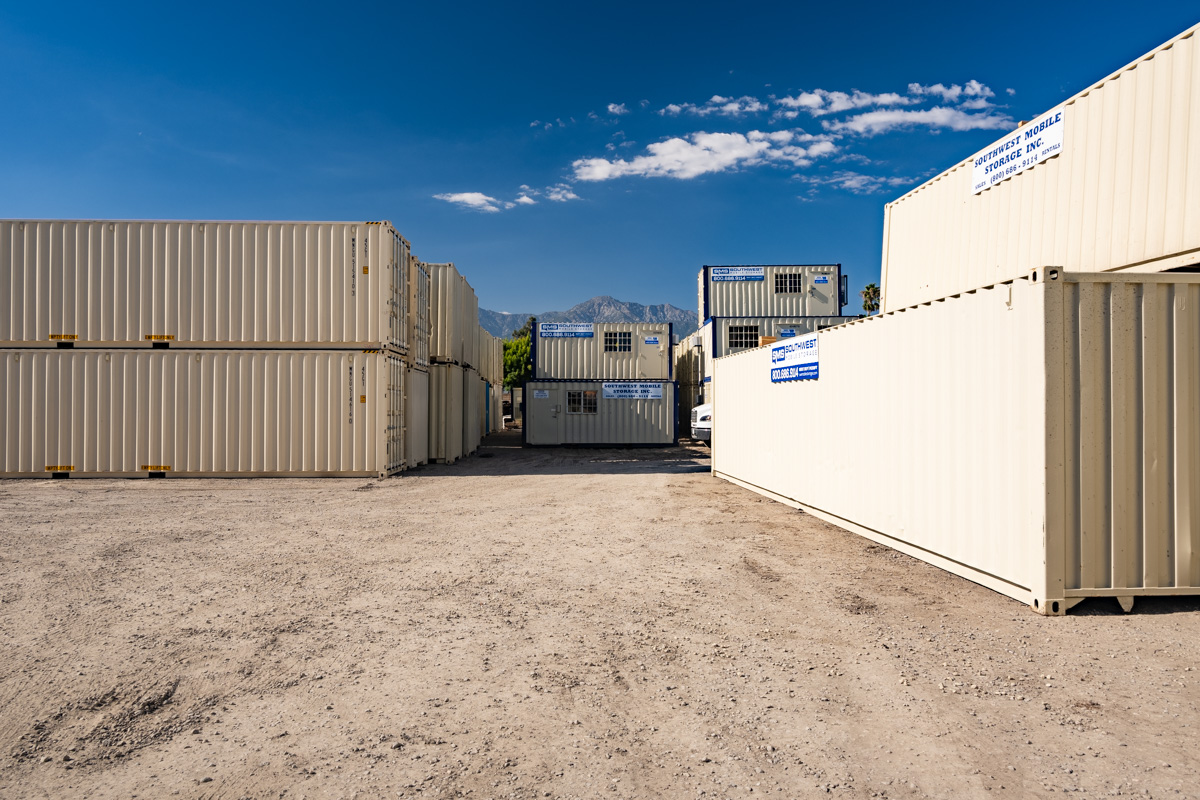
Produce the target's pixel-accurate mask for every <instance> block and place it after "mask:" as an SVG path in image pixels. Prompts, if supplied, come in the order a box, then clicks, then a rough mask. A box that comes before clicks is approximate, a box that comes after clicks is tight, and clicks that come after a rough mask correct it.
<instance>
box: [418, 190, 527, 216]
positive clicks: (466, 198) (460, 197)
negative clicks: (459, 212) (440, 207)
mask: <svg viewBox="0 0 1200 800" xmlns="http://www.w3.org/2000/svg"><path fill="white" fill-rule="evenodd" d="M434 198H435V199H437V200H445V201H446V202H447V203H453V204H454V205H457V206H461V207H463V208H469V209H471V210H472V211H483V212H486V213H488V214H494V213H496V212H497V211H499V210H500V209H501V208H503V207H505V205H506V204H505V203H503V202H501V201H500V200H497V199H496V198H494V197H488V196H487V195H486V194H484V193H483V192H454V193H449V194H435V195H434ZM507 205H508V207H511V205H512V204H511V203H509V204H507Z"/></svg>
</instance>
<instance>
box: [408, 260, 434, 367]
mask: <svg viewBox="0 0 1200 800" xmlns="http://www.w3.org/2000/svg"><path fill="white" fill-rule="evenodd" d="M408 263H409V269H408V315H407V316H408V341H409V351H408V352H409V354H410V355H411V356H412V363H414V364H416V365H417V366H418V367H427V366H429V337H430V335H431V332H432V328H433V323H432V317H431V312H430V308H429V303H430V294H431V290H430V286H429V272H428V270H426V269H425V268H424V267H423V266H421V264H420V262H418V261H417V259H415V258H409V260H408Z"/></svg>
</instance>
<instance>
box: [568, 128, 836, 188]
mask: <svg viewBox="0 0 1200 800" xmlns="http://www.w3.org/2000/svg"><path fill="white" fill-rule="evenodd" d="M836 150H837V145H835V144H834V143H833V142H832V141H830V137H828V136H813V135H811V134H807V133H804V132H803V131H772V132H769V133H764V132H762V131H750V132H749V133H746V134H741V133H706V132H704V131H701V132H698V133H693V134H689V135H688V136H687V138H679V137H675V138H671V139H667V140H666V141H662V142H655V143H654V144H651V145H648V146H647V147H646V155H640V156H637V157H636V158H633V159H631V160H628V161H626V160H625V159H614V160H611V161H610V160H608V159H604V158H581V159H579V160H577V161H575V162H573V163H572V164H571V166H572V168H573V169H574V170H575V178H576V179H577V180H581V181H606V180H612V179H613V178H620V177H623V176H627V175H633V176H638V177H667V178H684V179H686V178H695V177H697V176H699V175H705V174H708V173H713V172H727V171H729V170H734V169H739V168H742V167H752V166H759V165H762V164H771V163H775V164H790V165H792V166H797V167H804V166H808V165H809V164H811V163H812V159H814V158H819V157H821V156H825V155H829V154H830V153H833V152H834V151H836Z"/></svg>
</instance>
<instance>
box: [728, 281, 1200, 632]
mask: <svg viewBox="0 0 1200 800" xmlns="http://www.w3.org/2000/svg"><path fill="white" fill-rule="evenodd" d="M818 350H819V355H820V358H819V376H818V378H817V379H816V380H799V381H791V382H786V383H772V382H771V368H772V362H771V359H772V348H769V347H764V348H761V349H757V350H751V351H747V352H744V353H739V354H737V355H733V356H728V357H726V358H722V359H718V360H717V361H716V362H715V364H714V366H715V368H716V378H715V380H714V391H715V401H714V418H713V419H714V423H715V424H714V428H713V437H714V439H713V470H714V473H715V474H717V475H718V476H720V477H724V478H727V479H729V480H731V481H733V482H735V483H738V484H740V485H743V486H746V487H749V488H751V489H754V490H755V491H758V492H761V493H763V494H765V495H767V496H769V497H773V498H775V499H778V500H781V501H783V502H785V503H788V504H790V505H793V506H797V507H800V508H803V509H805V510H807V511H809V512H810V513H813V514H816V515H817V516H820V517H822V518H823V519H826V520H828V521H830V522H833V523H834V524H837V525H840V526H842V527H844V528H846V529H848V530H851V531H854V532H856V533H859V534H861V535H863V536H866V537H868V538H870V539H873V540H875V541H877V542H881V543H883V544H887V545H889V546H891V547H894V548H896V549H898V550H901V551H902V552H905V553H907V554H909V555H911V556H913V557H915V558H919V559H922V560H925V561H927V562H929V563H931V564H934V565H936V566H939V567H942V568H943V569H946V570H949V571H950V572H953V573H955V574H958V575H961V576H963V577H966V578H969V579H970V580H973V581H976V582H977V583H980V584H983V585H984V586H988V587H990V588H992V589H994V590H996V591H998V592H1001V593H1003V594H1006V595H1008V596H1010V597H1013V598H1016V599H1018V600H1020V601H1021V602H1024V603H1028V604H1030V605H1032V606H1033V607H1034V608H1035V609H1037V610H1038V611H1040V612H1042V613H1046V614H1061V613H1064V612H1065V611H1066V610H1067V609H1069V608H1070V607H1071V606H1073V605H1074V604H1075V603H1077V602H1079V601H1080V600H1082V599H1084V598H1087V597H1117V598H1118V599H1119V600H1120V601H1121V603H1122V605H1123V606H1125V607H1126V608H1128V607H1129V606H1131V604H1132V602H1133V598H1134V597H1136V596H1139V595H1168V594H1196V593H1198V592H1200V503H1198V502H1197V498H1200V417H1198V416H1197V411H1196V410H1197V408H1200V276H1196V275H1157V274H1149V275H1138V274H1131V273H1090V274H1085V273H1070V272H1064V271H1061V270H1057V269H1050V270H1046V271H1039V272H1037V273H1035V274H1034V275H1033V277H1031V278H1029V279H1020V280H1017V281H1014V282H1012V283H1007V284H999V285H994V286H990V287H987V288H984V289H980V290H977V291H973V292H969V293H965V294H962V295H956V296H953V297H950V298H946V299H944V300H939V301H937V302H934V303H930V304H923V305H920V306H916V307H913V308H909V309H905V310H903V311H897V312H892V313H888V314H884V315H882V316H877V317H870V318H866V319H863V320H859V321H856V322H852V323H850V324H848V325H842V326H839V327H836V328H833V329H830V330H827V331H824V332H822V333H820V334H819V335H818ZM892 421H894V422H892Z"/></svg>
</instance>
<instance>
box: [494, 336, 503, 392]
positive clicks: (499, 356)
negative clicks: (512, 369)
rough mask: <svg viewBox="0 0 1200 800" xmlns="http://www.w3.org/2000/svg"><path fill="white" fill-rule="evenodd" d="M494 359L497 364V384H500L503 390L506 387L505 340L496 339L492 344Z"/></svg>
mask: <svg viewBox="0 0 1200 800" xmlns="http://www.w3.org/2000/svg"><path fill="white" fill-rule="evenodd" d="M492 358H493V359H495V362H496V375H495V378H496V380H495V383H496V384H498V385H499V386H500V387H501V389H503V387H504V340H503V339H496V340H495V341H494V342H492Z"/></svg>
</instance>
